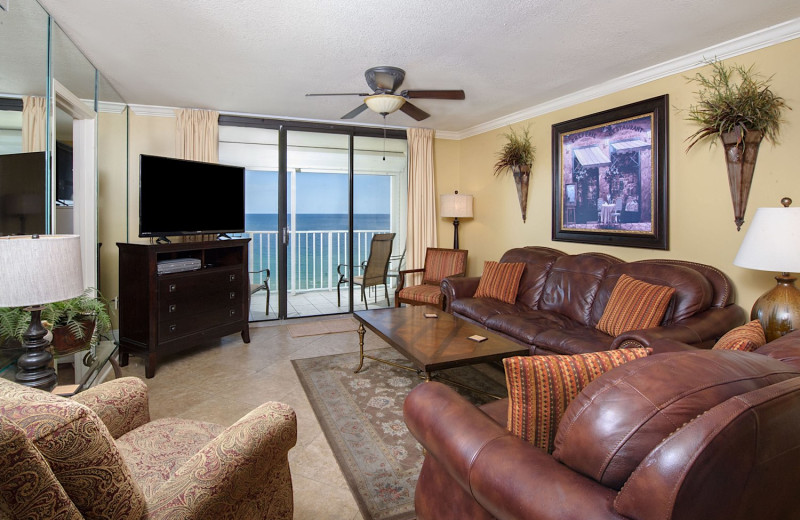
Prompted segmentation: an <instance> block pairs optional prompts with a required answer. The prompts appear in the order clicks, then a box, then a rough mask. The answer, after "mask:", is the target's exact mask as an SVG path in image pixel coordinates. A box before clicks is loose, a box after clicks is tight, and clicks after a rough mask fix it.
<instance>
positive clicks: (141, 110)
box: [128, 104, 175, 117]
mask: <svg viewBox="0 0 800 520" xmlns="http://www.w3.org/2000/svg"><path fill="white" fill-rule="evenodd" d="M128 108H130V109H131V112H133V113H134V114H136V115H137V116H152V117H175V107H159V106H154V105H132V104H129V105H128Z"/></svg>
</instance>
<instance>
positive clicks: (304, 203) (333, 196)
mask: <svg viewBox="0 0 800 520" xmlns="http://www.w3.org/2000/svg"><path fill="white" fill-rule="evenodd" d="M353 189H354V190H355V196H354V199H355V213H359V214H363V213H382V214H388V213H389V212H390V208H391V178H390V177H389V176H386V175H356V176H355V185H354V187H353ZM290 203H291V202H290ZM277 212H278V172H264V171H251V170H247V172H246V176H245V213H248V214H250V213H277ZM297 213H334V214H336V213H338V214H342V213H344V214H346V213H347V174H330V173H312V172H301V173H298V174H297Z"/></svg>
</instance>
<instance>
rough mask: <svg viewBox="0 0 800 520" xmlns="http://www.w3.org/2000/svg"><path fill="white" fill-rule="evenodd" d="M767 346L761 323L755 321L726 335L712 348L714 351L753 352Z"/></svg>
mask: <svg viewBox="0 0 800 520" xmlns="http://www.w3.org/2000/svg"><path fill="white" fill-rule="evenodd" d="M766 344H767V338H766V336H764V329H763V328H762V327H761V322H760V321H758V320H753V321H751V322H750V323H746V324H745V325H742V326H741V327H736V328H735V329H733V330H729V331H728V332H726V333H725V335H723V336H722V337H721V338H719V341H717V343H716V344H715V345H714V346H713V347H712V349H713V350H744V351H745V352H752V351H754V350H755V349H757V348H760V347H763V346H764V345H766Z"/></svg>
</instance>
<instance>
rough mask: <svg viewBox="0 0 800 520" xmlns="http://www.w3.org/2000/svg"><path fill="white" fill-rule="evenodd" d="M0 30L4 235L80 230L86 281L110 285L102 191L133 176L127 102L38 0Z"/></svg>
mask: <svg viewBox="0 0 800 520" xmlns="http://www.w3.org/2000/svg"><path fill="white" fill-rule="evenodd" d="M0 28H1V30H0V235H11V234H32V233H74V234H78V235H80V236H81V242H82V253H83V263H84V270H83V271H84V285H85V286H86V287H99V288H101V290H102V280H100V279H99V274H98V273H99V271H101V269H100V251H101V249H102V248H101V247H100V244H101V243H102V242H103V240H104V239H107V240H109V241H112V244H109V247H108V248H107V250H110V249H112V247H113V240H114V236H113V232H110V231H109V232H107V231H106V230H104V229H103V224H100V223H99V222H98V218H97V215H98V210H99V206H100V199H99V194H100V193H101V192H102V191H103V184H104V182H103V180H102V179H103V178H108V179H111V181H109V182H110V184H114V183H115V182H116V181H114V179H119V178H121V179H125V177H126V176H127V109H126V105H125V103H124V100H123V99H122V98H121V96H120V95H119V94H118V93H117V92H116V90H115V89H114V88H113V86H112V85H111V83H110V82H108V81H107V80H106V79H105V78H104V77H103V76H102V74H100V73H99V72H98V71H97V69H95V67H94V66H93V65H92V63H91V62H90V61H89V60H88V59H87V58H86V56H85V55H84V54H83V53H82V52H81V50H80V49H78V48H77V47H76V46H75V45H74V43H73V42H72V41H71V40H70V39H69V37H68V36H67V35H66V34H65V33H64V32H63V31H62V30H61V28H60V27H59V26H58V24H57V23H56V22H55V21H54V20H53V19H52V18H51V17H50V16H48V14H47V12H46V11H45V10H44V9H43V8H42V7H41V6H40V5H39V4H38V3H37V2H36V1H35V0H11V1H10V3H9V9H8V11H3V10H0ZM109 195H110V196H111V199H112V200H113V195H114V194H112V193H109ZM122 199H123V200H124V193H123V194H122ZM114 249H115V248H114ZM104 253H105V252H104ZM106 260H107V262H112V261H113V262H115V261H116V256H114V257H113V258H108V259H106ZM110 267H113V266H110ZM109 289H111V288H109ZM109 292H116V291H115V289H113V290H110V291H109Z"/></svg>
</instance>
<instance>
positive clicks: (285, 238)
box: [283, 228, 289, 245]
mask: <svg viewBox="0 0 800 520" xmlns="http://www.w3.org/2000/svg"><path fill="white" fill-rule="evenodd" d="M287 244H289V231H288V230H287V229H286V228H283V245H287Z"/></svg>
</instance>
